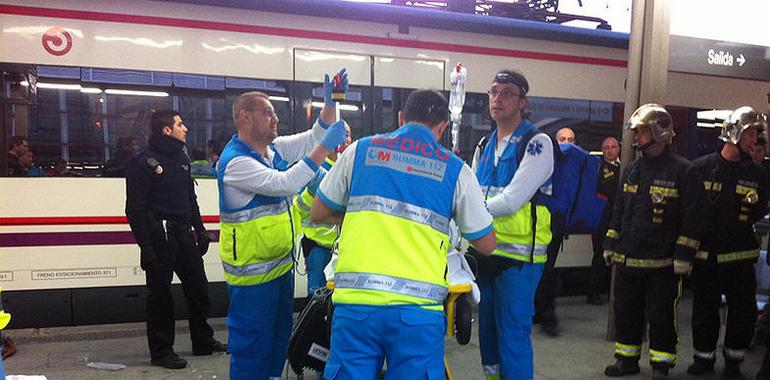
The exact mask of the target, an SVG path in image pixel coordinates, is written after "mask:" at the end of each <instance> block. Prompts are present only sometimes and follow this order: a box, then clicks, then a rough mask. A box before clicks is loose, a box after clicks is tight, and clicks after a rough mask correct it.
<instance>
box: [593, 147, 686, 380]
mask: <svg viewBox="0 0 770 380" xmlns="http://www.w3.org/2000/svg"><path fill="white" fill-rule="evenodd" d="M689 170H690V163H689V161H687V160H686V159H684V158H682V157H680V156H677V155H676V154H674V153H673V152H671V151H670V150H669V148H666V149H665V150H664V151H663V153H661V154H660V155H658V156H656V157H642V158H640V159H638V160H636V161H635V162H634V163H633V164H631V166H630V167H629V168H628V169H626V171H625V172H624V173H623V177H622V180H621V184H620V186H619V187H618V194H617V199H616V200H615V205H614V211H613V214H612V221H611V222H610V227H609V230H608V231H607V236H606V240H605V243H604V248H605V250H608V251H611V252H614V255H613V260H614V262H615V263H616V264H617V265H618V271H617V278H616V282H615V303H614V311H615V334H616V339H617V341H616V343H615V357H617V358H618V359H621V360H625V359H628V360H631V361H633V362H634V363H635V362H636V361H638V360H639V357H640V355H641V344H642V336H643V335H644V328H645V320H646V321H647V322H648V323H649V335H650V362H651V364H652V366H653V367H659V368H662V370H663V371H664V373H667V372H668V368H670V367H673V365H674V363H675V362H676V344H677V342H678V332H677V324H678V322H677V319H676V315H677V308H678V306H677V304H678V302H679V297H680V296H681V292H682V288H681V279H680V276H679V275H675V274H674V271H673V261H674V260H675V259H676V260H684V261H687V262H692V260H693V255H694V254H695V249H696V248H697V246H698V241H697V240H695V239H694V236H698V232H697V226H698V219H697V218H698V215H697V199H696V194H697V192H698V188H697V186H698V184H697V181H696V180H694V179H693V178H692V176H688V172H689ZM636 371H637V372H638V367H637V370H636Z"/></svg>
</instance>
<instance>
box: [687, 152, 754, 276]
mask: <svg viewBox="0 0 770 380" xmlns="http://www.w3.org/2000/svg"><path fill="white" fill-rule="evenodd" d="M693 173H694V174H695V175H696V176H697V177H698V179H699V180H700V183H701V184H702V186H703V188H704V191H703V192H702V198H703V201H702V202H701V206H700V207H701V208H703V209H704V210H705V212H706V217H705V219H704V220H705V221H706V229H705V230H704V233H705V236H704V238H703V240H702V242H701V247H700V249H699V251H704V252H708V256H706V257H707V258H708V261H709V262H710V263H716V262H717V257H718V255H719V254H724V253H733V252H744V251H751V250H757V251H758V250H759V244H758V242H757V238H756V237H755V236H754V229H753V224H754V223H755V222H756V221H758V220H759V219H761V218H762V217H763V216H764V215H765V213H766V212H767V197H768V186H769V185H768V174H767V172H766V171H765V169H764V168H762V167H761V166H760V165H759V164H756V163H754V161H752V159H751V157H750V156H748V155H743V156H742V157H741V160H740V161H737V162H730V161H727V160H725V159H724V158H723V157H722V155H721V154H720V152H716V153H712V154H709V155H707V156H704V157H701V158H699V159H697V160H695V161H694V162H693ZM699 255H700V252H699ZM723 257H726V256H723ZM699 258H701V257H700V256H699ZM740 260H752V261H755V260H756V256H754V255H743V256H741V257H735V258H732V259H731V260H729V261H740ZM720 261H721V260H720Z"/></svg>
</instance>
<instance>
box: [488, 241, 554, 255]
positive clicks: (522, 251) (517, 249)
mask: <svg viewBox="0 0 770 380" xmlns="http://www.w3.org/2000/svg"><path fill="white" fill-rule="evenodd" d="M495 248H496V249H499V250H501V251H505V252H508V253H513V254H518V255H526V256H529V254H530V253H532V254H533V255H534V256H545V255H546V252H547V251H548V246H547V245H536V246H535V249H534V250H533V249H532V246H531V245H527V244H515V243H497V246H496V247H495Z"/></svg>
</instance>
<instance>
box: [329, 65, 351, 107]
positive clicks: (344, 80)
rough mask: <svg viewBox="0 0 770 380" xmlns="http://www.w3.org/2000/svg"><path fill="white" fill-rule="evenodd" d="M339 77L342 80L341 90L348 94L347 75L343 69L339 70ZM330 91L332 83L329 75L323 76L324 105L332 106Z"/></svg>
mask: <svg viewBox="0 0 770 380" xmlns="http://www.w3.org/2000/svg"><path fill="white" fill-rule="evenodd" d="M339 74H340V77H341V78H342V89H343V90H345V92H348V73H347V72H346V71H345V69H342V70H340V72H339ZM332 90H334V83H333V82H332V80H331V78H329V74H324V104H326V105H328V106H333V105H334V99H332Z"/></svg>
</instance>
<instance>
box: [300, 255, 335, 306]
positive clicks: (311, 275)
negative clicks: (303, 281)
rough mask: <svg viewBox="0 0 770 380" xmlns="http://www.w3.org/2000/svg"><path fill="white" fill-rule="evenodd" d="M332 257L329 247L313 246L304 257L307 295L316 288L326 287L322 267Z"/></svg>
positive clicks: (311, 293) (310, 294) (309, 295)
mask: <svg viewBox="0 0 770 380" xmlns="http://www.w3.org/2000/svg"><path fill="white" fill-rule="evenodd" d="M331 258H332V251H331V250H330V249H329V248H324V247H321V246H318V245H317V246H315V247H313V249H312V250H310V253H309V254H308V255H307V257H306V258H305V267H307V295H308V297H311V296H312V295H313V292H314V291H315V290H316V289H318V288H325V287H326V276H325V275H324V268H325V267H326V264H329V260H331Z"/></svg>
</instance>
